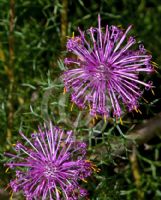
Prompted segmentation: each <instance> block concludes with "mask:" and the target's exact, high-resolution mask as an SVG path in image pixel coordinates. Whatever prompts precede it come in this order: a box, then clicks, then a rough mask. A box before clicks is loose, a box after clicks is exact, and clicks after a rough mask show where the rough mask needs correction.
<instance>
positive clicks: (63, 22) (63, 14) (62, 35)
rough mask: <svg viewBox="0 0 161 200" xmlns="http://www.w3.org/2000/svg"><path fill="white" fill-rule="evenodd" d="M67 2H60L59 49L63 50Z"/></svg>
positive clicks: (66, 26)
mask: <svg viewBox="0 0 161 200" xmlns="http://www.w3.org/2000/svg"><path fill="white" fill-rule="evenodd" d="M67 18H68V0H62V9H61V48H62V49H64V44H65V40H66V34H67V28H68V20H67Z"/></svg>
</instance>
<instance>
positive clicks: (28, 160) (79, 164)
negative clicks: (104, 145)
mask: <svg viewBox="0 0 161 200" xmlns="http://www.w3.org/2000/svg"><path fill="white" fill-rule="evenodd" d="M20 134H21V136H22V138H23V139H24V140H25V142H26V143H25V144H23V143H20V142H18V143H17V144H16V145H15V147H14V149H15V151H16V152H17V154H15V155H14V154H11V153H6V155H7V156H10V157H11V161H10V162H9V163H7V164H6V166H8V167H9V168H15V169H16V178H15V179H14V180H12V181H11V182H10V186H11V188H12V189H13V192H18V191H22V192H23V193H24V195H25V196H26V199H27V200H33V199H37V200H38V199H42V200H47V199H50V200H55V199H56V200H60V199H61V200H63V199H65V200H77V199H81V198H83V197H85V196H86V195H87V191H86V190H85V189H83V188H81V187H80V186H79V183H78V182H79V181H81V180H85V179H86V178H87V177H88V176H90V175H91V173H92V168H93V164H92V163H91V162H90V161H88V160H85V155H86V144H85V143H83V142H77V141H75V140H74V138H73V136H72V131H67V132H66V133H65V132H64V131H63V130H61V129H59V128H58V127H53V126H52V124H50V128H49V129H48V128H45V129H44V130H42V129H40V128H39V131H38V133H33V134H32V137H31V139H28V138H27V137H26V136H25V135H24V134H23V133H20Z"/></svg>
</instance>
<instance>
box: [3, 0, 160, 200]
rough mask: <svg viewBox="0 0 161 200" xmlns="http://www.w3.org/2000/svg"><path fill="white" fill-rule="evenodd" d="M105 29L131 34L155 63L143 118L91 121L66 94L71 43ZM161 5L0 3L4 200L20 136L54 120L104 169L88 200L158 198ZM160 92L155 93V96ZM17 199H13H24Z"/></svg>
mask: <svg viewBox="0 0 161 200" xmlns="http://www.w3.org/2000/svg"><path fill="white" fill-rule="evenodd" d="M98 13H100V15H101V18H102V27H103V26H105V25H106V24H109V25H118V26H121V27H123V28H127V26H128V25H129V24H133V30H132V31H131V34H132V35H136V38H137V40H138V41H140V42H142V43H143V44H144V46H145V48H146V49H148V50H149V52H150V53H151V54H152V55H153V61H154V62H156V63H157V64H158V69H157V73H154V74H152V75H149V77H147V78H144V77H141V78H142V79H143V80H147V79H148V80H152V81H153V83H154V85H155V88H154V92H151V91H145V92H144V98H145V99H146V100H147V101H144V100H142V99H141V100H140V104H141V105H140V110H141V113H142V114H140V113H136V112H133V113H124V116H123V118H122V120H123V124H122V123H120V122H117V121H116V120H114V119H112V118H111V119H109V120H107V122H105V121H104V120H102V119H101V118H98V119H97V120H96V119H95V120H93V119H92V118H91V117H90V116H89V114H88V111H81V110H79V109H78V108H77V107H76V106H74V107H73V110H72V111H71V102H70V97H69V95H68V94H65V95H63V88H64V86H63V83H62V80H61V75H62V73H63V71H64V70H65V66H64V65H63V59H64V58H65V55H66V47H65V44H66V40H67V38H68V37H69V36H72V33H73V32H75V35H77V34H78V32H77V28H78V27H81V29H83V30H85V29H88V28H90V27H91V26H93V27H94V26H97V16H98ZM160 20H161V2H160V1H159V0H140V1H139V0H100V1H92V0H88V1H87V0H86V1H85V0H37V1H30V0H17V1H16V0H1V1H0V163H1V166H0V199H2V200H3V199H4V200H5V199H9V196H10V194H9V193H10V189H7V190H5V188H6V186H7V184H8V182H9V181H10V180H11V178H12V177H14V172H12V171H8V172H7V173H5V170H6V168H5V167H3V164H4V163H5V162H6V161H7V158H6V157H4V155H3V153H4V152H5V151H12V144H14V143H15V142H16V141H17V140H19V139H20V136H19V134H18V133H19V131H20V130H21V131H23V132H24V133H25V134H26V135H28V136H29V135H30V134H31V133H32V132H34V131H35V130H37V126H38V124H39V123H41V124H43V123H44V122H46V121H48V120H49V119H51V120H52V121H53V123H54V124H56V125H59V126H60V127H63V128H64V129H67V130H69V129H71V130H73V131H74V132H75V134H76V137H77V138H78V139H79V140H85V141H87V143H88V145H89V153H88V156H89V158H90V159H91V160H93V162H94V163H95V164H96V165H97V166H98V167H99V168H100V169H101V171H100V172H99V173H97V174H94V175H93V176H92V177H91V178H89V181H88V183H86V184H84V187H85V188H87V189H88V191H89V199H91V200H123V199H124V200H125V199H127V200H144V199H145V200H146V199H149V200H160V199H161V161H160V158H161V155H160V154H161V151H160V149H161V133H160V131H161V114H160V112H161V106H160V105H161V100H160V98H161V92H160V91H161V76H160V69H161V67H160V66H161V26H160ZM154 93H155V94H154ZM23 198H24V197H23V196H22V195H21V194H15V195H14V196H13V199H16V200H17V199H23Z"/></svg>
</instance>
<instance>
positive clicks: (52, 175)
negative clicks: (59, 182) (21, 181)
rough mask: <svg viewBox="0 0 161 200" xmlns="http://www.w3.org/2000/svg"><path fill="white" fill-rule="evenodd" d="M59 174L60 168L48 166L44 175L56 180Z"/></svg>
mask: <svg viewBox="0 0 161 200" xmlns="http://www.w3.org/2000/svg"><path fill="white" fill-rule="evenodd" d="M57 172H58V168H57V167H56V166H54V165H51V164H49V165H46V166H45V167H44V175H45V177H46V178H55V177H56V174H57Z"/></svg>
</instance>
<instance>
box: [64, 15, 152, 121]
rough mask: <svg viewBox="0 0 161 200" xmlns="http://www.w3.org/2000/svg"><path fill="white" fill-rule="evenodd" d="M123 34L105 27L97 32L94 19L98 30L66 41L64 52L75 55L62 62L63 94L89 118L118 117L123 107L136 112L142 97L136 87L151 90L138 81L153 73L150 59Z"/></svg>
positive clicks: (94, 29)
mask: <svg viewBox="0 0 161 200" xmlns="http://www.w3.org/2000/svg"><path fill="white" fill-rule="evenodd" d="M131 27H132V26H129V27H128V28H127V30H125V31H123V30H122V29H120V28H118V27H116V26H111V27H109V26H108V25H107V26H106V29H105V31H103V30H102V28H101V20H100V16H98V28H93V27H91V28H90V29H89V30H87V31H86V32H83V31H81V30H80V29H78V30H79V33H80V35H79V36H76V37H72V38H70V39H68V41H67V51H68V52H71V53H72V54H74V55H75V58H74V57H73V56H72V57H71V56H70V57H68V58H66V59H65V64H66V65H71V66H72V67H74V69H68V70H67V71H65V73H64V75H63V80H64V83H65V89H66V91H71V93H72V95H71V99H72V101H73V102H74V103H75V104H76V105H78V106H79V107H81V108H87V107H88V106H89V109H90V114H91V115H92V116H96V115H97V114H98V115H101V116H104V117H108V116H109V115H110V112H111V111H112V113H113V116H116V117H120V116H121V114H122V111H123V107H124V106H125V107H127V108H128V110H129V111H131V110H134V109H135V110H137V108H138V100H139V98H140V97H141V96H142V93H143V91H142V89H141V88H140V85H142V86H144V87H145V88H146V89H150V88H152V87H153V86H152V82H150V81H149V82H147V83H145V82H143V81H141V80H139V74H140V73H142V72H145V73H150V72H152V71H154V69H153V65H152V62H151V58H152V56H151V55H150V54H148V53H147V51H146V50H145V48H144V46H143V45H142V44H140V45H139V48H138V49H136V48H135V47H132V46H133V45H134V44H135V43H136V40H135V38H134V37H132V36H130V37H127V34H128V32H129V31H130V29H131Z"/></svg>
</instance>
